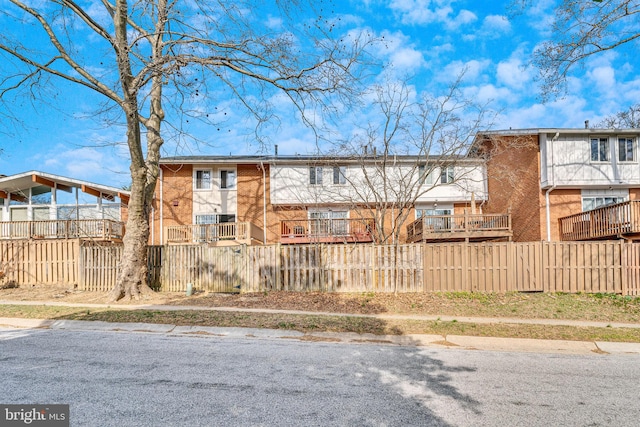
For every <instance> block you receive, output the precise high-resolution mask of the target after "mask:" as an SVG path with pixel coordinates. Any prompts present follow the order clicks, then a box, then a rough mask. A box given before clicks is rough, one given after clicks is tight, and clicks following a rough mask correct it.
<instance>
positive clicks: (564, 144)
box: [540, 132, 640, 188]
mask: <svg viewBox="0 0 640 427" xmlns="http://www.w3.org/2000/svg"><path fill="white" fill-rule="evenodd" d="M553 136H554V135H551V134H548V135H546V138H545V137H542V136H541V138H540V144H541V149H540V153H541V156H542V159H541V167H542V168H544V169H543V170H542V171H541V184H542V187H543V188H548V187H551V186H554V185H555V186H556V187H560V188H562V187H565V188H572V187H573V188H576V187H590V186H591V187H607V186H638V185H640V165H639V163H638V151H637V140H638V135H635V134H634V135H630V134H628V133H620V134H617V133H616V134H612V133H596V132H592V133H591V134H569V133H567V134H562V133H561V134H560V135H559V137H558V138H557V140H555V141H552V138H553ZM619 136H632V137H635V139H636V147H635V150H636V151H635V160H634V161H633V162H619V161H618V137H619ZM603 137H604V138H607V139H608V141H609V161H606V162H594V161H592V160H591V138H603ZM547 177H548V178H547Z"/></svg>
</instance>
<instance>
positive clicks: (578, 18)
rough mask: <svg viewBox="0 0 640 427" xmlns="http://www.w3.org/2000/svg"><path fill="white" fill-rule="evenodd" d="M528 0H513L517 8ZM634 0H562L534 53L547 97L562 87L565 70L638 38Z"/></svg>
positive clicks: (638, 6)
mask: <svg viewBox="0 0 640 427" xmlns="http://www.w3.org/2000/svg"><path fill="white" fill-rule="evenodd" d="M532 3H533V2H532V1H531V0H514V1H513V3H512V5H513V6H515V7H516V8H519V9H524V8H526V7H528V6H531V4H532ZM639 12H640V3H639V2H638V1H637V0H562V1H560V2H559V4H558V5H557V6H556V9H555V20H554V21H553V24H552V25H551V29H552V34H553V35H552V39H551V40H549V41H547V42H545V43H543V44H542V45H541V46H540V47H539V48H538V49H536V51H535V52H534V56H533V62H534V64H535V65H536V66H537V67H538V68H539V70H540V77H541V80H542V83H543V86H542V95H543V98H544V99H549V98H552V97H554V96H557V95H559V94H561V93H562V92H563V91H564V90H565V83H566V78H567V76H568V73H569V71H570V70H571V69H572V68H573V67H574V66H575V65H578V64H580V63H581V62H583V61H584V60H585V59H586V58H588V57H590V56H592V55H595V54H598V53H601V52H606V51H609V50H614V49H617V48H619V47H621V46H623V45H625V44H628V43H631V42H633V41H635V40H636V39H638V37H640V27H638V13H639Z"/></svg>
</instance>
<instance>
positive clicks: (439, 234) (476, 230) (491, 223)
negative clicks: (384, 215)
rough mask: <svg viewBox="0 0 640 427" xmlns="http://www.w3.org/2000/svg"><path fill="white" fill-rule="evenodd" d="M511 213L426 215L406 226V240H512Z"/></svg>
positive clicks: (413, 241) (411, 241)
mask: <svg viewBox="0 0 640 427" xmlns="http://www.w3.org/2000/svg"><path fill="white" fill-rule="evenodd" d="M512 235H513V231H512V230H511V215H509V214H480V215H427V216H423V217H422V218H419V219H417V220H415V221H414V222H412V223H411V224H409V225H408V226H407V242H409V243H415V242H433V241H445V240H465V241H479V240H492V239H499V238H507V239H511V236H512Z"/></svg>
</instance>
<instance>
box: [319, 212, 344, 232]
mask: <svg viewBox="0 0 640 427" xmlns="http://www.w3.org/2000/svg"><path fill="white" fill-rule="evenodd" d="M347 218H349V212H347V211H315V212H309V219H310V220H313V221H310V223H309V231H310V232H311V234H313V235H316V236H324V235H330V236H343V235H347V234H349V221H348V219H347Z"/></svg>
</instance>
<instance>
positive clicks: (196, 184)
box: [193, 169, 213, 191]
mask: <svg viewBox="0 0 640 427" xmlns="http://www.w3.org/2000/svg"><path fill="white" fill-rule="evenodd" d="M199 173H200V174H203V173H208V174H209V178H208V180H207V181H205V180H204V178H202V177H201V178H198V174H199ZM203 183H207V184H208V185H207V186H206V187H205V186H203ZM212 188H213V171H212V170H211V169H196V170H194V171H193V189H194V190H195V191H208V190H211V189H212Z"/></svg>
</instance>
